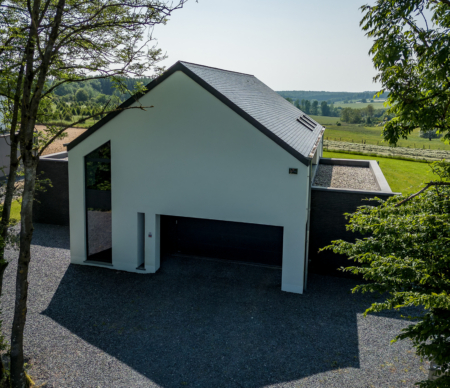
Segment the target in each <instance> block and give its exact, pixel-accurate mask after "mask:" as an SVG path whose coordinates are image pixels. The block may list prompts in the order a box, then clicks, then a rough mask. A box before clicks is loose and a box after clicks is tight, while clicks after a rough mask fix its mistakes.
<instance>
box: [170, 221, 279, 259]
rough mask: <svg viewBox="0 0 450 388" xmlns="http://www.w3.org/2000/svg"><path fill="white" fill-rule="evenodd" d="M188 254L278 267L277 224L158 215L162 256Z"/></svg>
mask: <svg viewBox="0 0 450 388" xmlns="http://www.w3.org/2000/svg"><path fill="white" fill-rule="evenodd" d="M168 255H187V256H196V257H205V258H213V259H222V260H231V261H237V262H243V263H252V264H264V265H270V266H278V267H281V264H282V257H283V228H282V227H280V226H270V225H258V224H248V223H243V222H229V221H217V220H206V219H200V218H189V217H174V216H161V257H162V258H164V256H168Z"/></svg>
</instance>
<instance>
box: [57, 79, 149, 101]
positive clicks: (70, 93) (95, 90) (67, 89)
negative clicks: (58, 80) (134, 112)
mask: <svg viewBox="0 0 450 388" xmlns="http://www.w3.org/2000/svg"><path fill="white" fill-rule="evenodd" d="M151 80H152V79H151V78H148V77H143V78H122V79H121V80H120V81H121V83H123V85H125V86H126V88H127V89H128V90H131V91H132V90H133V89H134V88H135V86H136V84H137V83H142V84H144V85H147V84H148V83H150V81H151ZM55 95H56V96H57V98H58V97H59V99H60V100H62V101H65V102H69V101H71V102H72V101H78V102H86V101H89V100H97V101H99V100H103V101H107V100H109V99H110V97H111V96H115V97H117V98H118V99H119V100H120V101H125V100H126V99H127V98H129V97H130V93H127V92H124V91H122V90H118V89H117V88H115V85H114V83H113V81H112V80H111V79H110V78H104V79H95V80H89V81H85V82H80V83H71V84H62V85H60V86H58V87H57V88H56V89H55Z"/></svg>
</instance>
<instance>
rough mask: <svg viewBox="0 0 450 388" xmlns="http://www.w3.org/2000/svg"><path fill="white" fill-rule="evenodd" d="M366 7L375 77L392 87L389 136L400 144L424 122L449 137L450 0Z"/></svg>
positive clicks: (396, 0) (390, 0)
mask: <svg viewBox="0 0 450 388" xmlns="http://www.w3.org/2000/svg"><path fill="white" fill-rule="evenodd" d="M362 11H363V13H364V18H363V20H362V21H361V25H362V28H363V30H364V31H366V32H367V35H368V36H369V37H370V38H371V39H373V40H374V44H373V46H372V48H371V51H370V53H371V55H373V63H374V66H375V68H376V69H377V70H378V72H379V74H378V75H377V76H376V77H375V80H377V81H379V82H381V84H382V87H383V90H382V91H384V90H389V91H390V94H389V97H388V102H389V104H390V109H389V113H391V114H393V115H394V116H395V118H394V119H393V120H391V121H390V122H389V123H387V125H386V126H385V129H384V137H385V139H386V140H388V141H389V142H390V143H392V144H396V143H397V142H398V140H399V139H401V138H405V137H407V136H408V135H409V134H410V133H411V132H412V131H413V130H414V129H415V128H418V127H419V128H421V129H422V130H423V131H430V130H435V129H438V130H439V131H440V132H441V133H442V134H443V135H444V137H445V139H446V140H450V132H449V124H450V117H449V115H448V113H449V107H450V78H449V74H450V45H449V37H450V35H449V27H450V17H449V16H448V15H449V12H450V2H449V1H447V0H440V1H434V0H407V1H405V0H378V1H377V2H376V5H375V6H369V5H366V6H363V7H362Z"/></svg>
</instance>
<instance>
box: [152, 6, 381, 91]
mask: <svg viewBox="0 0 450 388" xmlns="http://www.w3.org/2000/svg"><path fill="white" fill-rule="evenodd" d="M366 1H367V0H366ZM363 4H365V1H364V0H341V1H336V0H320V1H306V0H278V1H269V0H198V2H196V1H195V0H190V1H188V2H187V4H186V5H185V7H184V8H183V9H181V10H179V11H176V12H174V14H173V15H172V17H171V18H170V20H169V22H168V24H167V25H166V26H157V27H156V28H155V31H154V37H155V38H157V39H158V46H159V47H160V48H161V49H163V51H164V52H166V53H167V55H168V59H167V60H165V61H164V62H163V65H165V66H167V67H168V66H170V65H172V64H173V63H175V62H176V61H177V60H185V61H189V62H194V63H200V64H204V65H208V66H214V67H219V68H224V69H227V70H235V71H240V72H244V73H250V74H254V75H255V76H257V77H258V78H259V79H260V80H262V81H263V82H265V83H266V84H267V85H269V86H270V87H271V88H272V89H275V90H327V91H350V92H352V91H354V92H359V91H365V90H377V89H378V88H379V85H376V84H374V83H373V81H372V78H373V77H374V75H375V74H376V72H375V70H374V68H373V66H372V62H371V59H370V57H369V55H368V51H369V49H370V46H371V42H370V40H369V39H368V38H367V37H365V35H364V33H363V31H362V30H361V28H360V27H359V21H360V20H361V18H362V16H361V15H362V14H361V11H360V10H359V7H360V6H361V5H363Z"/></svg>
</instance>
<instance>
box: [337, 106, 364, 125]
mask: <svg viewBox="0 0 450 388" xmlns="http://www.w3.org/2000/svg"><path fill="white" fill-rule="evenodd" d="M341 121H343V122H344V123H349V124H359V123H360V122H361V121H362V117H361V111H360V110H359V109H352V108H344V109H342V111H341Z"/></svg>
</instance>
